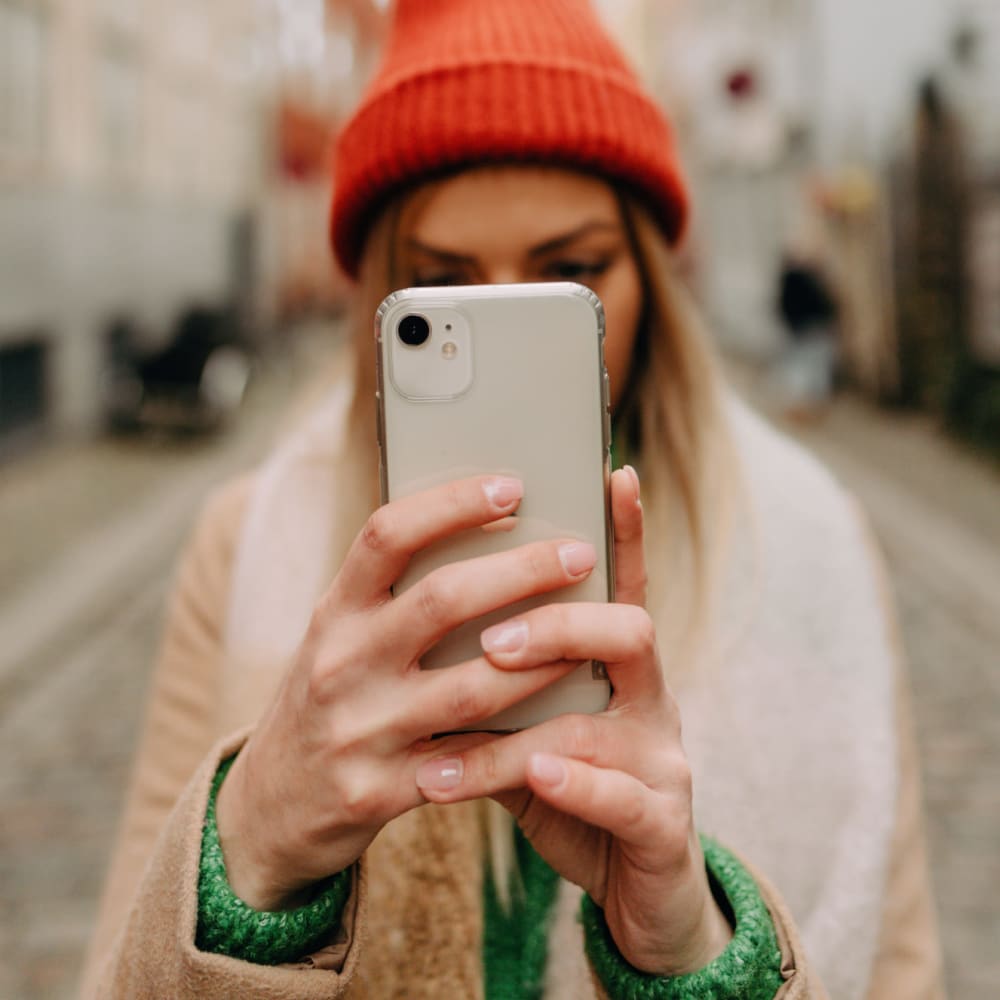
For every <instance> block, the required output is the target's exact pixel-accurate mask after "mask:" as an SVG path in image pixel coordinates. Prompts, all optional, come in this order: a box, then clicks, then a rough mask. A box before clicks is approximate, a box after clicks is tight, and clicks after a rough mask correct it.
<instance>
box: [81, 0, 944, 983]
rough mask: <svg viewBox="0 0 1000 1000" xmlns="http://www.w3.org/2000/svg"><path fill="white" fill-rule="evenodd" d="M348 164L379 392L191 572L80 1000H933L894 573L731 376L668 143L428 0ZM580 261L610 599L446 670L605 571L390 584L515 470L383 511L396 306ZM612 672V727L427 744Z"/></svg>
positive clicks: (595, 38) (318, 420) (340, 200)
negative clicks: (412, 297) (566, 679)
mask: <svg viewBox="0 0 1000 1000" xmlns="http://www.w3.org/2000/svg"><path fill="white" fill-rule="evenodd" d="M335 176H336V191H335V194H334V204H333V211H332V220H331V223H332V224H331V232H332V240H333V245H334V249H335V251H336V254H337V256H338V258H339V260H340V262H341V264H342V266H343V267H344V269H345V270H346V271H347V272H348V273H349V274H351V275H353V276H354V277H355V278H357V280H358V286H357V292H356V308H357V311H356V322H355V327H356V328H355V337H354V341H353V343H354V361H355V368H354V372H353V375H352V376H351V377H350V378H346V379H345V380H344V381H343V382H342V383H341V384H340V385H339V386H338V387H337V388H336V389H335V390H334V391H333V392H332V393H331V394H330V396H329V397H328V398H326V399H325V400H324V402H323V403H322V404H321V405H320V406H319V407H318V408H317V409H316V411H315V413H314V414H313V415H311V416H310V417H309V418H308V420H306V421H305V422H304V423H303V425H302V426H301V428H300V429H299V430H297V431H296V432H295V433H293V434H292V435H291V436H290V438H289V439H288V440H287V442H286V443H285V444H284V445H283V446H282V447H281V448H280V449H279V450H278V451H277V452H276V454H275V455H274V456H273V458H272V459H270V460H269V461H268V462H266V463H265V464H264V465H263V466H262V467H261V468H260V469H258V470H256V471H255V472H254V473H253V474H252V475H250V476H249V477H247V478H245V479H243V480H240V481H239V482H237V483H234V484H232V485H230V486H228V487H226V488H225V489H223V490H222V491H221V492H220V493H218V494H217V495H216V496H215V497H214V498H213V499H212V500H211V501H210V503H209V504H208V506H207V509H206V511H205V513H204V516H203V518H202V521H201V523H200V525H199V526H198V528H197V530H196V533H195V536H194V538H193V540H192V542H191V545H190V547H189V549H188V551H187V554H186V556H185V557H184V561H183V562H182V564H181V569H180V573H179V577H178V580H177V584H176V589H175V593H174V597H173V601H172V605H171V611H170V618H169V621H168V626H167V632H166V636H165V640H164V649H163V653H162V657H161V660H160V664H159V667H158V670H157V673H156V676H155V679H154V682H153V687H152V695H151V703H150V708H149V714H148V717H147V721H146V728H145V733H144V736H143V739H142V744H141V748H140V751H139V757H138V761H137V765H136V770H135V776H134V779H133V783H132V789H131V792H130V795H129V803H128V808H127V811H126V816H125V820H124V826H123V831H122V836H121V840H120V843H119V846H118V848H117V851H116V853H115V856H114V860H113V864H112V869H111V873H110V876H109V881H108V887H107V890H106V893H105V899H104V904H103V907H102V911H101V916H100V921H99V925H98V927H97V929H96V933H95V939H94V944H93V948H92V953H91V956H90V959H89V961H88V965H87V971H86V984H85V987H84V993H85V995H86V996H88V997H98V996H99V997H115V996H121V997H124V996H130V997H135V996H157V997H161V996H162V997H171V998H182V997H200V998H205V997H209V998H211V997H219V998H221V997H236V996H239V997H261V998H265V997H305V998H311V997H315V998H320V997H324V998H328V997H345V998H356V997H404V996H405V997H408V998H415V997H428V998H430V997H433V998H442V997H445V998H449V1000H450V998H453V997H454V998H458V997H478V996H486V997H515V996H517V997H538V996H546V997H550V998H551V997H567V998H568V997H573V998H580V997H587V996H608V997H613V998H614V997H626V996H628V997H634V996H649V997H733V998H735V997H744V998H750V997H777V996H781V997H783V998H790V997H819V996H823V995H825V993H824V985H825V988H826V990H827V991H829V994H830V995H831V996H834V997H838V998H860V997H870V998H890V997H891V998H893V1000H895V998H898V997H904V996H905V997H931V996H935V995H937V990H938V977H939V966H938V962H937V940H936V933H935V930H934V924H933V918H932V914H931V908H930V897H929V890H928V882H927V872H926V865H925V858H924V852H923V846H922V835H921V828H920V816H919V806H918V800H919V795H918V779H917V775H916V770H915V761H914V754H913V748H912V745H911V744H910V742H909V735H908V734H909V730H908V725H907V722H906V713H905V698H903V697H902V695H901V692H902V691H903V690H904V688H903V686H902V685H901V684H900V683H899V682H900V680H901V675H900V674H899V673H898V669H899V668H898V655H897V653H898V650H897V648H896V646H895V643H894V639H893V629H892V623H891V612H890V610H889V607H888V604H887V599H886V595H885V592H884V589H883V586H882V582H881V576H880V572H879V568H878V561H877V557H876V555H875V553H874V551H873V549H872V546H871V543H870V541H869V540H868V535H867V531H866V529H865V527H864V524H863V521H862V519H861V518H860V516H859V514H858V511H857V508H856V506H855V504H854V503H853V501H852V500H851V499H850V498H849V497H847V496H846V495H844V493H843V492H842V491H841V490H840V488H839V487H838V486H837V485H836V484H835V483H834V482H833V481H832V480H831V479H830V477H829V476H828V475H827V473H825V472H824V471H823V470H822V469H820V468H819V467H817V466H816V465H815V464H814V463H813V462H812V461H811V460H810V459H808V458H807V457H806V456H805V455H803V454H802V453H800V452H799V451H798V450H797V449H796V448H795V447H794V446H793V445H792V444H791V443H789V442H788V441H786V440H784V439H783V438H781V437H780V436H779V435H777V434H776V433H775V432H774V431H773V430H771V429H770V428H768V427H767V426H765V425H764V424H763V423H762V422H761V421H760V420H758V419H757V418H756V417H754V416H753V415H752V414H751V413H750V412H748V411H747V410H746V409H744V408H743V407H742V406H741V405H739V404H738V403H737V402H736V401H735V400H734V399H733V397H732V396H731V395H730V393H729V392H728V391H727V389H726V388H725V386H724V385H723V384H722V382H721V377H720V375H719V372H718V369H717V368H716V366H715V364H714V362H713V360H712V358H711V355H710V352H709V350H708V347H707V344H706V342H705V339H704V336H703V333H702V331H701V329H700V327H699V324H698V322H697V319H696V318H695V316H694V313H693V311H692V310H691V308H690V306H689V305H688V303H687V301H686V299H685V296H684V295H683V293H682V291H681V289H680V288H679V287H678V285H677V283H676V282H675V280H674V279H673V278H672V276H671V256H670V248H671V247H672V246H673V245H675V244H676V243H677V241H678V240H679V239H680V236H681V233H682V230H683V226H684V221H685V218H686V216H687V212H688V203H687V195H686V193H685V187H684V184H683V182H682V180H681V176H680V173H679V167H678V162H677V156H676V153H675V150H674V146H673V143H672V139H671V135H670V131H669V129H668V127H667V124H666V122H665V121H664V119H663V118H662V116H661V113H660V111H659V110H658V109H657V108H656V106H655V105H654V104H653V102H652V101H651V100H650V99H649V98H648V97H647V96H646V94H645V93H644V92H643V91H642V89H641V88H640V86H639V84H638V83H637V81H636V79H635V77H634V75H633V74H632V72H631V70H630V69H629V68H628V67H627V66H626V65H625V64H624V62H623V60H622V57H621V55H620V54H619V52H618V51H617V50H616V49H615V47H614V46H613V44H612V43H611V41H610V40H609V39H608V38H607V37H606V35H605V34H604V33H603V31H602V29H601V28H600V26H599V24H598V22H597V20H596V18H595V16H594V15H593V13H592V12H591V11H590V9H589V8H588V6H587V5H586V4H585V3H584V2H583V0H505V2H504V3H497V2H495V0H399V2H398V3H397V5H396V8H395V14H394V20H393V25H392V30H391V33H390V37H389V39H388V42H387V46H386V51H385V56H384V62H383V64H382V67H381V69H380V71H379V72H378V74H377V75H376V77H375V80H374V82H373V83H372V85H371V87H370V89H369V91H368V93H367V95H366V97H365V98H364V100H363V101H362V104H361V106H360V108H359V109H358V111H357V112H356V114H355V116H354V118H353V119H352V120H351V122H350V123H349V124H348V125H347V127H346V128H345V130H344V132H343V134H342V135H341V137H340V141H339V147H338V154H337V161H336V174H335ZM557 279H571V280H576V281H581V282H585V283H586V284H588V285H589V286H590V287H592V288H593V289H594V290H595V291H596V292H597V293H598V294H599V295H600V297H601V299H602V300H603V303H604V306H605V310H606V316H607V345H606V346H607V362H608V368H609V372H610V377H611V387H612V404H613V408H614V416H615V434H616V442H617V449H618V452H619V454H620V455H621V454H624V455H626V456H627V458H628V461H629V462H630V463H631V465H630V466H628V467H626V468H623V469H621V470H619V471H617V472H615V474H614V476H613V477H612V481H611V504H612V513H613V520H614V537H615V557H616V564H617V568H616V576H617V595H618V603H615V604H611V605H605V606H578V605H566V604H563V605H558V606H557V605H551V606H548V607H544V608H541V609H538V610H536V611H533V612H531V613H529V614H527V615H524V616H522V617H520V618H518V619H517V620H516V621H515V622H513V623H511V624H513V625H514V626H516V627H513V628H508V629H501V630H500V633H499V636H500V639H499V641H498V638H497V635H498V634H497V633H496V632H493V631H490V632H487V633H484V636H483V647H484V656H483V657H482V658H480V659H477V660H473V661H470V662H469V663H466V664H463V665H460V666H457V667H454V668H452V669H450V670H449V671H445V672H434V673H433V674H431V673H430V672H428V673H422V672H421V671H419V670H418V669H416V667H417V666H418V659H419V656H420V654H421V652H422V651H423V650H424V649H426V648H428V646H429V645H431V644H432V643H433V642H434V641H436V638H437V637H439V636H440V634H441V631H442V629H447V628H449V627H452V626H454V625H457V624H459V623H460V622H463V621H467V620H471V619H475V618H477V617H479V616H480V615H481V614H482V613H483V612H484V611H485V610H487V609H488V608H495V607H503V606H506V605H508V604H510V603H512V602H513V601H514V600H516V599H518V598H519V597H523V596H526V595H529V594H534V593H542V592H546V591H549V590H553V589H555V588H557V587H559V586H562V585H566V584H569V583H572V582H574V581H575V580H578V579H580V578H581V577H583V576H585V575H586V574H587V573H589V571H590V568H591V567H592V565H593V558H592V556H591V557H588V556H587V553H586V552H585V551H581V550H580V549H579V547H577V548H575V549H574V550H573V551H574V553H575V556H576V557H577V558H575V559H574V560H572V561H570V562H568V563H567V564H565V565H564V564H563V562H562V560H561V559H560V558H559V552H560V549H559V545H558V543H557V542H551V543H549V542H545V543H541V544H540V545H536V546H525V547H523V548H520V549H516V550H513V551H514V555H513V556H510V555H509V554H508V555H506V556H503V557H497V556H491V557H488V558H486V559H484V560H482V561H476V562H472V563H468V564H459V565H456V566H451V567H445V568H444V569H442V570H440V571H438V572H436V573H435V574H434V575H432V576H429V577H427V578H425V580H424V582H423V583H421V584H420V585H418V586H417V587H415V588H414V589H413V590H411V591H408V592H407V594H406V595H404V596H402V597H399V598H395V599H394V598H393V597H392V596H391V591H390V587H391V584H392V582H393V581H394V580H395V579H396V578H397V577H398V576H399V574H400V572H401V571H402V569H403V567H404V566H405V565H406V563H407V561H408V559H409V558H410V557H411V556H412V555H413V554H414V553H416V552H417V551H419V550H420V549H422V548H423V547H425V546H426V545H427V544H428V543H430V542H431V541H433V540H435V539H439V538H441V537H443V536H447V535H450V534H452V533H455V532H457V531H459V530H463V529H467V528H469V527H475V526H477V525H482V524H486V523H489V522H492V521H495V520H497V519H498V518H501V517H504V516H506V515H508V514H510V513H511V512H512V511H515V510H516V509H517V505H518V503H519V500H520V497H521V495H522V489H523V487H522V484H521V483H519V482H517V481H514V480H510V479H505V478H503V477H486V478H477V479H469V480H462V481H459V482H456V483H453V484H451V485H449V486H447V487H443V488H437V489H433V490H431V491H429V492H427V493H425V494H420V495H417V496H414V497H410V498H407V499H404V500H398V501H395V502H393V503H391V504H388V505H386V506H384V507H382V508H381V509H379V510H377V511H376V512H375V513H374V514H371V513H370V512H371V511H372V509H373V507H374V506H375V503H376V497H377V457H376V449H375V431H374V427H373V414H372V392H373V388H374V355H373V345H372V337H371V322H372V315H373V312H374V309H375V307H376V306H377V305H378V303H379V302H380V301H381V299H382V298H383V297H384V296H385V295H386V294H387V293H388V292H390V291H391V290H393V289H394V288H398V287H401V286H404V285H412V284H437V285H439V284H456V283H457V284H467V283H478V282H491V283H503V282H520V281H536V280H557ZM561 391H563V390H562V389H561V387H560V386H559V385H553V387H552V396H553V405H554V406H556V405H558V399H559V394H560V392H561ZM539 433H541V434H544V433H545V428H544V427H540V428H539ZM636 470H638V472H639V473H641V476H642V482H643V494H642V496H643V499H642V502H641V503H640V499H639V477H638V475H637V473H636ZM500 558H503V559H506V560H507V563H506V565H507V567H508V568H507V569H506V570H505V571H503V572H501V571H500V570H499V568H498V567H499V565H500V564H499V563H498V562H497V560H498V559H500ZM647 566H648V581H649V588H648V593H647ZM515 640H517V641H515ZM661 655H662V660H661ZM591 658H594V659H598V660H602V661H604V662H605V663H606V664H607V667H608V671H609V674H610V677H611V680H612V683H613V686H614V695H613V699H612V702H611V705H610V707H609V709H608V710H607V711H606V712H604V713H601V714H600V715H597V716H593V717H574V716H564V717H562V718H558V719H554V720H552V721H550V722H547V723H545V724H543V725H540V726H537V727H534V728H532V729H529V730H526V731H523V732H520V733H516V734H513V735H508V736H504V737H494V738H486V739H484V737H482V736H457V737H447V738H444V739H441V740H435V741H431V740H429V739H428V737H429V736H430V734H432V733H435V732H440V731H442V730H446V729H449V728H454V726H455V724H456V723H462V724H466V725H468V724H474V723H475V722H476V721H477V720H482V719H485V718H488V717H489V716H490V715H492V714H493V713H494V712H496V711H497V710H498V709H500V708H502V707H504V706H505V705H508V704H510V703H512V702H515V701H516V700H518V699H519V698H521V697H523V696H524V695H526V694H528V693H530V692H531V691H533V690H536V689H538V688H540V687H542V686H544V685H545V684H547V683H549V682H551V681H552V680H553V679H555V678H556V677H558V676H561V674H562V673H563V672H564V671H565V669H566V666H565V661H577V660H581V659H584V660H585V659H591ZM668 683H669V686H668ZM681 718H683V720H684V744H683V746H682V744H681V740H680V721H681ZM498 804H499V805H498ZM500 807H502V808H500ZM511 816H512V817H513V819H512V818H511ZM696 831H701V832H702V833H707V834H710V835H711V836H703V837H699V836H698V833H697V832H696ZM581 908H582V909H581ZM578 914H582V926H581V917H580V916H578ZM821 984H823V985H821Z"/></svg>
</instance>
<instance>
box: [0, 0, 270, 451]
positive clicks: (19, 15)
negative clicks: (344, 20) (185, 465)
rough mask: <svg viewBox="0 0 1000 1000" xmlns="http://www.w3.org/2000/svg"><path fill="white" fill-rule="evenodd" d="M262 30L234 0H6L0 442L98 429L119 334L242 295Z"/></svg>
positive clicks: (166, 328)
mask: <svg viewBox="0 0 1000 1000" xmlns="http://www.w3.org/2000/svg"><path fill="white" fill-rule="evenodd" d="M261 33H262V24H261V14H260V7H259V5H257V4H252V3H246V2H243V0H214V2H213V3H211V4H204V3H200V2H195V0H0V443H2V442H7V443H9V442H10V441H11V439H12V438H15V437H17V436H18V435H23V434H25V433H28V432H30V431H32V430H33V429H37V428H39V427H47V428H53V429H56V430H59V431H64V430H69V429H72V430H73V431H79V432H85V431H88V430H90V429H92V428H93V427H95V426H96V425H97V423H98V422H99V420H100V418H101V397H100V386H101V376H102V371H103V369H104V367H105V365H106V364H107V362H108V356H109V352H110V351H111V350H112V338H113V334H114V333H115V331H117V333H118V335H121V333H122V331H129V334H130V335H131V336H134V337H135V338H137V339H138V340H139V341H141V342H144V343H147V344H150V345H152V344H155V343H156V342H157V341H162V340H163V339H165V338H166V337H168V336H169V332H170V330H171V329H172V328H173V327H174V326H175V324H176V323H177V322H178V321H179V319H180V317H182V315H183V314H184V312H185V311H186V310H189V309H191V308H192V307H194V306H196V305H197V306H206V307H215V308H220V309H222V308H233V307H235V306H237V305H240V304H243V305H246V302H245V300H247V299H248V298H249V297H250V296H251V294H252V285H253V277H254V276H253V270H254V262H253V255H254V251H253V238H254V228H255V219H256V205H257V203H258V201H259V197H260V191H261V183H262V170H261V166H262V162H264V161H263V157H262V155H261V148H262V143H263V142H264V140H265V132H264V126H265V118H264V117H263V115H262V100H261V91H260V87H259V80H258V78H257V76H256V74H255V73H254V71H253V58H254V53H255V51H256V47H257V46H259V44H260V39H261Z"/></svg>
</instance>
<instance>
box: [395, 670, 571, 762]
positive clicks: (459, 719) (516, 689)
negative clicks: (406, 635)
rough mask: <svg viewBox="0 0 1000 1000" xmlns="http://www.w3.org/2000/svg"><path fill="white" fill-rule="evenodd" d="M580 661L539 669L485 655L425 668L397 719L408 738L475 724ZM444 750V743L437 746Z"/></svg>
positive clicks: (568, 671)
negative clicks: (507, 665)
mask: <svg viewBox="0 0 1000 1000" xmlns="http://www.w3.org/2000/svg"><path fill="white" fill-rule="evenodd" d="M578 666H579V664H578V663H569V662H562V663H547V664H544V665H542V666H539V667H538V668H537V669H535V670H525V671H522V672H513V671H506V670H497V669H496V667H494V666H492V664H490V662H489V661H488V660H486V659H484V658H482V657H479V658H477V659H475V660H469V661H468V662H466V663H461V664H458V665H457V666H454V667H446V668H444V669H442V670H422V671H420V672H419V675H418V676H415V677H412V678H411V679H410V680H409V689H408V693H407V698H406V709H405V712H404V713H403V714H402V715H401V716H400V717H399V719H398V721H397V722H395V723H394V725H395V727H396V728H397V729H398V731H399V733H400V736H401V737H402V739H403V740H404V741H405V742H407V743H409V742H412V741H414V740H417V739H420V738H422V737H429V736H434V735H436V734H438V733H446V732H454V731H456V730H460V729H465V728H469V727H472V726H476V725H478V724H479V723H481V722H483V721H484V720H486V719H489V718H490V717H491V716H493V715H496V714H497V713H498V712H502V711H503V710H504V709H506V708H510V707H511V706H512V705H516V704H517V703H518V702H519V701H522V700H523V699H525V698H527V697H528V696H529V695H533V694H535V693H536V692H538V691H541V690H542V688H545V687H548V685H549V684H552V683H554V682H555V681H557V680H559V679H560V678H562V677H565V676H566V675H567V674H569V673H572V671H573V670H575V669H576V668H577V667H578ZM435 752H436V753H440V752H441V746H440V745H439V746H438V747H436V748H435Z"/></svg>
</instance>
